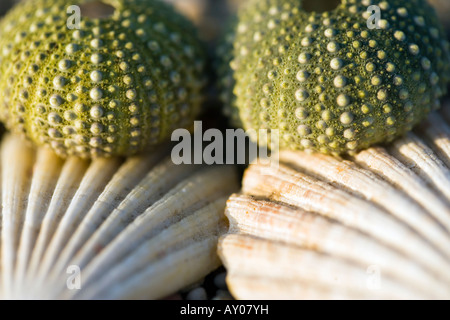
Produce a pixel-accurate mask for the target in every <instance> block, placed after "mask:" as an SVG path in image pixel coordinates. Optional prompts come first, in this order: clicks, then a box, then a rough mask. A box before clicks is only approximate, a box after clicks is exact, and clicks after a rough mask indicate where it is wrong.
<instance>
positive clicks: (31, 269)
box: [0, 135, 237, 299]
mask: <svg viewBox="0 0 450 320" xmlns="http://www.w3.org/2000/svg"><path fill="white" fill-rule="evenodd" d="M0 152H1V155H0V156H1V158H0V165H1V202H2V211H1V213H0V217H1V220H0V221H1V225H0V226H1V229H0V230H1V237H0V257H1V259H0V262H1V264H0V297H1V298H3V299H9V298H15V299H128V298H133V299H134V298H140V299H144V298H145V299H157V298H164V297H165V296H167V295H170V294H172V293H175V292H177V291H178V290H180V289H182V288H184V287H186V286H188V285H191V284H192V283H195V282H197V281H198V280H200V279H201V278H203V277H204V276H206V275H207V274H208V273H209V272H211V271H212V270H214V269H215V268H217V267H218V266H220V261H219V259H218V257H217V254H216V247H217V240H218V237H219V235H221V234H223V232H225V231H226V219H225V218H224V216H223V210H224V207H225V202H226V198H227V197H228V196H229V195H230V194H231V193H232V192H233V190H234V191H235V190H237V184H236V175H235V172H234V171H233V169H232V168H231V167H229V166H222V167H204V166H194V165H179V166H177V165H174V164H173V162H172V161H171V159H170V157H168V154H169V153H168V150H163V149H160V150H157V151H155V152H153V153H152V154H149V155H144V156H136V157H132V158H129V159H127V160H126V161H125V162H123V160H120V159H114V158H112V159H97V160H94V161H92V162H87V161H84V160H81V159H78V158H75V157H72V158H68V159H67V160H65V161H64V160H61V159H59V158H58V157H56V156H55V155H54V154H53V153H52V152H51V151H49V150H48V149H45V148H41V149H38V150H37V151H36V150H34V149H32V148H30V147H28V146H27V145H26V144H25V143H24V142H23V141H22V140H20V139H19V138H17V137H15V136H10V135H9V136H6V137H5V138H4V140H3V142H2V144H1V150H0ZM78 270H80V273H79V274H78V273H77V271H78ZM78 276H79V277H78ZM78 280H80V282H78Z"/></svg>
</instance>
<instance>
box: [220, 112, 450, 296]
mask: <svg viewBox="0 0 450 320" xmlns="http://www.w3.org/2000/svg"><path fill="white" fill-rule="evenodd" d="M444 111H445V112H447V114H448V115H450V113H448V112H450V105H449V106H448V108H447V109H446V110H444ZM445 112H444V113H433V114H432V116H431V117H430V119H429V120H427V121H426V122H425V123H424V124H423V125H421V126H420V127H419V129H418V130H415V131H414V132H413V133H409V134H408V135H407V136H406V137H404V138H402V139H400V140H398V141H396V142H395V143H394V144H393V145H392V146H390V147H388V148H382V147H372V148H369V149H367V150H364V151H362V152H359V153H357V154H356V155H355V156H354V157H352V158H351V159H347V160H344V159H338V158H336V157H332V156H329V155H322V154H309V153H306V152H303V151H290V150H289V151H282V152H281V153H280V165H279V167H278V168H276V167H275V166H269V165H261V164H254V165H251V166H250V167H249V169H247V171H246V173H245V175H244V180H243V188H242V192H241V193H240V194H236V195H233V196H232V197H231V198H230V199H229V201H228V203H227V208H226V214H227V216H228V218H229V220H230V230H229V233H228V234H227V235H225V236H223V237H222V238H221V240H220V245H219V254H220V256H221V258H222V260H223V262H224V265H225V266H226V268H227V271H228V275H227V283H228V285H229V288H230V291H231V292H232V294H233V296H234V297H235V298H237V299H449V297H450V275H449V273H448V270H449V267H450V117H448V119H447V122H446V121H445V120H444V119H443V118H444V117H445Z"/></svg>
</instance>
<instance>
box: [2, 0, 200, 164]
mask: <svg viewBox="0 0 450 320" xmlns="http://www.w3.org/2000/svg"><path fill="white" fill-rule="evenodd" d="M93 2H97V3H98V2H99V1H95V0H94V1H93V0H72V1H69V2H68V1H66V0H30V1H24V2H22V3H21V4H19V5H18V6H17V7H16V8H15V9H13V10H12V11H11V12H10V13H9V14H8V15H7V16H6V17H5V18H4V19H3V20H2V21H1V22H0V63H1V65H0V93H1V94H0V117H1V119H2V120H3V121H4V122H5V123H6V125H7V127H8V128H10V129H12V130H13V131H16V132H22V133H24V134H25V135H26V136H27V137H28V138H30V139H31V140H33V141H34V142H36V143H37V144H41V145H42V144H45V145H49V146H51V147H52V148H53V149H54V150H55V151H56V152H57V153H58V154H60V155H78V156H82V157H91V156H111V155H130V154H133V153H136V152H138V151H141V150H142V149H145V148H148V147H149V146H152V145H155V144H157V143H159V142H161V141H163V140H164V139H167V138H168V137H169V136H170V134H171V132H172V130H174V129H176V128H179V127H183V126H189V125H191V123H192V120H193V119H194V118H195V117H196V116H197V115H198V113H199V109H200V103H201V100H202V99H201V91H202V87H203V84H204V83H205V77H204V65H205V63H204V62H205V61H204V59H205V55H204V52H203V48H202V45H201V44H200V42H199V41H198V39H197V37H196V31H195V30H194V27H193V26H192V25H191V23H189V22H188V21H187V20H186V19H185V18H184V17H182V16H180V15H179V14H177V13H175V11H174V10H173V9H172V8H171V7H170V6H169V5H167V4H164V3H162V2H160V1H159V0H102V1H101V3H102V5H103V6H109V8H110V9H112V10H113V11H112V12H111V14H110V15H109V16H101V17H97V16H93V17H92V16H91V17H89V15H88V16H86V15H85V13H86V10H85V8H84V7H83V6H85V5H88V4H91V5H92V3H93ZM71 5H77V6H80V7H81V12H82V16H81V23H80V27H79V29H77V28H75V29H70V28H68V25H67V21H68V19H69V18H70V16H71V15H72V14H70V13H69V14H68V13H67V11H68V10H67V9H68V6H71ZM88 13H89V12H88ZM72 22H73V21H72Z"/></svg>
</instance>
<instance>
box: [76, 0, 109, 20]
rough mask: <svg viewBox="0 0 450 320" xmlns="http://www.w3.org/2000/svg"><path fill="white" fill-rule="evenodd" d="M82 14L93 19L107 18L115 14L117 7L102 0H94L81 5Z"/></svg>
mask: <svg viewBox="0 0 450 320" xmlns="http://www.w3.org/2000/svg"><path fill="white" fill-rule="evenodd" d="M80 9H81V15H82V16H83V17H87V18H91V19H106V18H109V17H111V16H112V15H113V14H114V11H115V10H116V8H114V7H113V6H110V5H109V4H106V3H103V2H102V1H93V2H88V3H85V4H82V5H80Z"/></svg>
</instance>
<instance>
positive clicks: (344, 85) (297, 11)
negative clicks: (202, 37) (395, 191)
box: [219, 0, 450, 155]
mask: <svg viewBox="0 0 450 320" xmlns="http://www.w3.org/2000/svg"><path fill="white" fill-rule="evenodd" d="M370 5H377V6H379V8H380V9H381V20H380V21H379V25H378V26H379V29H369V27H368V26H367V20H368V19H369V17H370V16H371V13H370V12H367V8H368V6H370ZM219 56H220V57H221V59H222V62H223V63H222V65H221V67H220V69H219V73H221V82H220V84H221V86H222V87H223V88H225V89H224V90H223V93H222V99H223V100H224V102H225V104H226V112H227V113H228V114H229V115H230V116H231V117H232V119H233V121H234V122H235V124H237V125H241V126H243V127H245V129H271V130H273V129H279V133H280V147H281V148H290V149H301V150H309V151H319V152H323V153H331V154H335V155H337V154H342V153H353V152H355V151H357V150H359V149H363V148H367V147H369V146H370V145H372V144H375V143H380V142H386V141H391V140H393V139H394V138H396V137H398V136H400V135H402V134H403V133H405V132H407V131H409V130H411V128H412V127H413V126H414V125H415V124H417V123H418V122H419V121H420V120H421V119H423V118H424V117H425V115H426V114H427V113H428V112H429V111H430V110H432V109H434V108H438V107H439V101H438V98H439V97H441V96H442V95H443V94H444V93H445V91H446V84H447V83H448V80H449V76H450V67H449V64H450V54H449V44H448V42H447V41H446V40H445V35H444V32H443V29H442V26H441V25H440V24H439V22H438V19H437V17H436V15H435V13H434V10H433V9H432V8H431V7H430V6H429V5H428V4H427V3H426V1H424V0H410V1H400V0H387V1H372V0H362V1H356V0H342V2H341V3H340V4H339V5H338V7H337V8H335V9H334V10H331V11H328V12H323V13H314V12H313V13H309V12H306V11H304V10H303V9H302V1H300V0H250V1H249V3H248V5H246V6H244V7H242V8H241V10H240V12H239V13H238V18H237V22H236V24H235V27H234V28H233V31H232V32H231V33H229V34H228V35H227V38H226V40H225V43H224V45H223V46H222V47H221V48H219ZM230 67H231V68H230Z"/></svg>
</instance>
